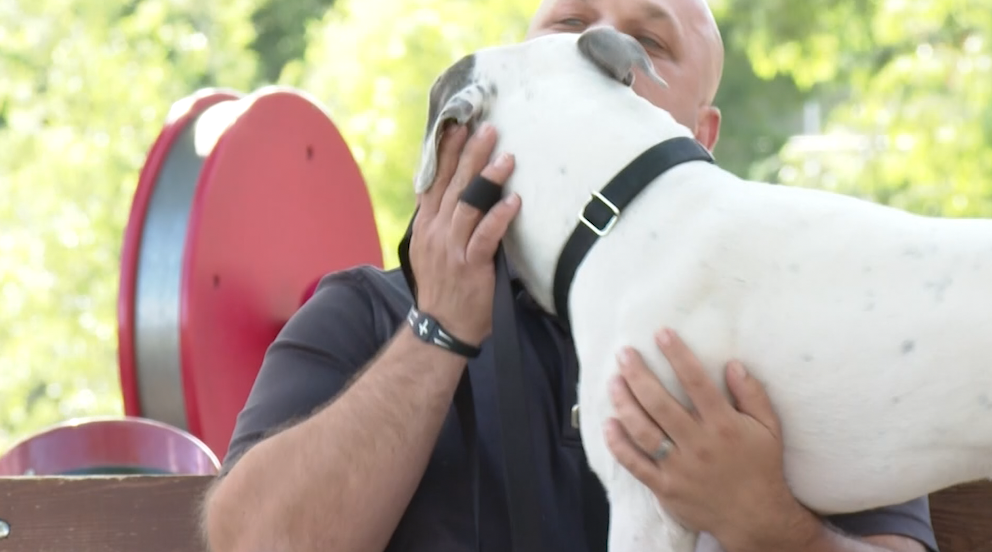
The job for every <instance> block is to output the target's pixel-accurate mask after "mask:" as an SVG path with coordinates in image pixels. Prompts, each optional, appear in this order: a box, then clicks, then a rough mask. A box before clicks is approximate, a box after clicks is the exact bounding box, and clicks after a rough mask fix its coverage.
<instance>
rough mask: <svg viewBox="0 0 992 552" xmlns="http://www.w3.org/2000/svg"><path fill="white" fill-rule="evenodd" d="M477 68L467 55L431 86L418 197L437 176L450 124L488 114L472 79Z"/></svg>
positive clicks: (416, 180)
mask: <svg viewBox="0 0 992 552" xmlns="http://www.w3.org/2000/svg"><path fill="white" fill-rule="evenodd" d="M474 65H475V60H474V57H473V56H471V55H469V56H465V57H464V58H462V59H461V60H460V61H459V62H458V63H456V64H454V65H452V66H451V67H450V68H448V70H447V71H445V72H444V73H443V74H442V75H441V76H440V77H438V79H437V81H435V82H434V86H432V87H431V92H430V106H429V108H428V114H427V128H426V129H425V132H424V141H423V146H422V150H421V154H420V164H419V167H418V168H417V172H416V174H415V175H414V179H413V187H414V191H415V192H416V193H417V194H422V193H423V192H425V191H427V190H428V189H429V188H430V187H431V184H433V183H434V178H435V177H436V176H437V164H438V159H437V158H438V153H439V150H440V147H441V136H442V135H443V134H444V130H445V129H446V128H447V127H448V126H449V125H451V124H459V125H465V124H468V123H470V122H473V121H477V120H479V119H480V118H481V117H482V116H483V114H484V113H485V107H486V106H485V102H486V94H485V91H484V90H483V87H482V86H480V85H479V83H477V82H474V80H473V79H474V77H473V68H474Z"/></svg>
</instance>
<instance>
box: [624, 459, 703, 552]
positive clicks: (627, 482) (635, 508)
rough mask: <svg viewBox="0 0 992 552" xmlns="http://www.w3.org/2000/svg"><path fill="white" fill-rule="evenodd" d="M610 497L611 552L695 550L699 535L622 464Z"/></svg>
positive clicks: (683, 551) (690, 551)
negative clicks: (680, 520) (685, 524)
mask: <svg viewBox="0 0 992 552" xmlns="http://www.w3.org/2000/svg"><path fill="white" fill-rule="evenodd" d="M615 469H616V472H615V475H614V477H613V480H612V482H611V483H610V484H609V485H608V489H607V492H608V493H609V496H610V538H609V552H693V551H694V550H695V549H696V540H697V538H698V534H697V533H695V532H692V531H689V530H688V529H686V528H685V527H683V526H682V525H681V524H679V523H678V522H677V521H675V520H674V519H673V518H672V517H671V516H670V515H669V514H668V513H667V512H666V511H665V510H664V509H662V508H661V507H660V506H659V505H658V500H657V499H656V498H655V496H654V493H652V492H651V490H650V489H648V488H647V487H646V486H645V485H644V484H643V483H641V482H640V481H638V480H637V479H636V478H635V477H634V476H633V475H631V474H630V472H628V471H627V470H625V469H624V468H623V467H622V466H620V465H619V464H618V465H617V466H616V468H615Z"/></svg>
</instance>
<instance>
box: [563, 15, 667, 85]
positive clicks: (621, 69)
mask: <svg viewBox="0 0 992 552" xmlns="http://www.w3.org/2000/svg"><path fill="white" fill-rule="evenodd" d="M578 46H579V51H580V52H582V55H583V56H585V57H586V58H588V59H589V60H590V61H592V62H593V63H595V64H596V65H597V66H599V68H600V69H602V70H603V71H604V72H605V73H606V74H607V75H609V76H611V77H613V78H614V79H616V80H618V81H620V82H621V83H623V84H625V85H626V86H631V85H633V84H634V69H635V68H638V69H640V70H642V71H644V73H645V74H646V75H647V76H648V77H650V78H651V79H652V80H654V81H655V82H657V83H658V84H659V85H661V86H664V87H666V88H667V87H668V83H667V82H665V79H663V78H661V76H659V75H658V73H656V72H655V70H654V65H653V64H652V63H651V58H650V57H648V53H647V52H646V51H645V50H644V47H643V46H641V43H640V42H638V41H637V40H636V39H635V38H634V37H632V36H630V35H628V34H624V33H621V32H620V31H618V30H616V29H614V28H613V27H593V28H591V29H589V30H587V31H584V32H583V33H582V34H581V35H579V38H578Z"/></svg>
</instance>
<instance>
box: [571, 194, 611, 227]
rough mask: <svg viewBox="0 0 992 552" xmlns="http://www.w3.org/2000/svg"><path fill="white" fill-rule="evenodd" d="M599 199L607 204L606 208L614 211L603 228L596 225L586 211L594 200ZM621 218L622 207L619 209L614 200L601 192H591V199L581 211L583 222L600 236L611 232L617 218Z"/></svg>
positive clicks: (580, 217)
mask: <svg viewBox="0 0 992 552" xmlns="http://www.w3.org/2000/svg"><path fill="white" fill-rule="evenodd" d="M597 199H598V200H599V202H600V203H602V204H603V205H604V206H606V208H607V209H609V210H610V211H611V212H612V213H613V215H612V216H610V218H609V220H607V221H606V224H604V225H603V227H602V228H600V227H599V226H596V224H595V223H593V222H592V221H591V220H589V218H588V217H586V211H588V210H589V207H590V206H591V205H592V204H593V200H597ZM619 218H620V209H618V208H617V206H616V205H614V204H613V202H612V201H610V200H608V199H606V198H605V197H603V194H601V193H599V192H593V193H591V194H590V196H589V201H587V202H586V204H585V205H584V206H583V207H582V210H581V211H579V221H580V222H582V224H585V225H586V226H587V227H588V228H589V229H590V230H592V231H593V233H595V234H596V235H597V236H599V237H603V236H605V235H607V234H609V233H610V230H612V229H613V226H614V225H616V223H617V219H619Z"/></svg>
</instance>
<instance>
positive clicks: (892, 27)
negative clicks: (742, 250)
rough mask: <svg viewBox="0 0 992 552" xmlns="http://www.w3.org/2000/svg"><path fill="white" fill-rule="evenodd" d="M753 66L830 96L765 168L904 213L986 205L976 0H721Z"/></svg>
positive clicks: (985, 45)
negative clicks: (815, 120) (812, 126)
mask: <svg viewBox="0 0 992 552" xmlns="http://www.w3.org/2000/svg"><path fill="white" fill-rule="evenodd" d="M722 7H723V9H724V10H725V13H726V14H727V17H728V18H729V19H731V20H733V21H735V22H736V23H735V24H736V25H739V28H740V30H741V31H742V32H741V33H740V34H738V35H736V36H735V37H734V41H735V42H736V44H737V45H739V46H740V47H742V48H744V49H745V50H746V51H747V52H748V53H749V57H750V59H751V61H752V63H753V64H754V66H755V68H756V69H757V72H758V74H760V75H763V76H766V77H770V76H772V75H775V74H784V75H786V76H789V77H791V78H793V79H794V80H795V81H796V82H797V83H799V85H800V86H801V87H803V88H808V87H816V88H818V89H820V90H821V92H820V94H821V95H830V96H832V97H834V98H835V99H836V102H835V106H834V107H833V109H832V110H831V111H830V114H829V117H828V119H827V125H826V129H825V132H824V135H823V136H817V137H804V138H802V139H798V140H794V141H792V142H791V143H790V144H789V145H787V146H786V148H785V149H784V150H783V151H782V153H781V156H780V161H779V162H778V163H777V167H775V170H777V172H778V174H779V176H780V178H781V180H782V181H783V182H785V183H789V184H794V185H803V186H820V187H823V188H825V189H829V190H834V191H837V192H841V193H845V194H850V195H856V196H859V197H864V198H868V199H871V200H874V201H879V202H882V203H885V204H889V205H893V206H896V207H900V208H903V209H908V210H911V211H914V212H918V213H923V214H931V215H942V216H955V217H958V216H982V217H987V216H989V215H992V109H990V106H992V9H990V5H989V2H988V0H930V1H909V0H895V1H890V2H869V1H866V0H828V1H825V2H816V3H807V4H797V3H795V2H788V1H787V0H763V1H762V2H760V3H759V2H754V1H752V0H726V2H725V5H723V6H722Z"/></svg>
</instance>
